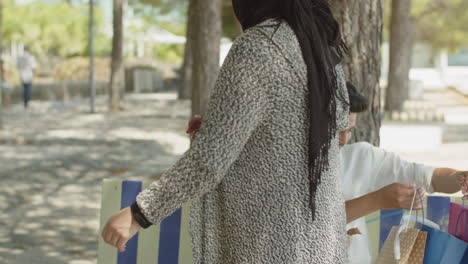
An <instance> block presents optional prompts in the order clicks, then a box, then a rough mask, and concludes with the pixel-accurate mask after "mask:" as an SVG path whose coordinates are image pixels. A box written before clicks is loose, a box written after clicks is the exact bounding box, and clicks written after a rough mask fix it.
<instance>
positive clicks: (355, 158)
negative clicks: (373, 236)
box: [340, 142, 435, 264]
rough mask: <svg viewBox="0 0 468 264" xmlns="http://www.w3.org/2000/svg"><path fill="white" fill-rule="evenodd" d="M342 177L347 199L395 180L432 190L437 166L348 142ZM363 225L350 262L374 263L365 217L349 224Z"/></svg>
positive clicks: (353, 242)
mask: <svg viewBox="0 0 468 264" xmlns="http://www.w3.org/2000/svg"><path fill="white" fill-rule="evenodd" d="M340 157H341V170H342V173H341V177H342V183H343V188H344V192H343V193H344V198H345V200H346V201H348V200H352V199H355V198H358V197H361V196H363V195H366V194H368V193H370V192H374V191H377V190H379V189H381V188H383V187H385V186H387V185H390V184H393V183H401V184H415V185H416V186H418V187H423V188H424V189H426V191H427V192H432V187H431V181H432V174H433V172H434V169H435V168H432V167H429V166H425V165H422V164H416V163H413V162H408V161H405V160H402V159H401V158H400V157H399V156H398V155H397V154H395V153H391V152H387V151H385V150H383V149H381V148H376V147H374V146H372V145H371V144H369V143H367V142H359V143H354V144H349V145H345V146H343V147H342V148H341V150H340ZM351 228H359V230H360V231H361V233H362V235H354V236H352V240H351V244H350V247H349V248H348V256H349V263H350V264H370V263H371V261H372V256H371V252H372V247H374V246H378V245H370V243H369V238H368V233H367V226H366V220H365V217H362V218H359V219H357V220H355V221H353V222H351V223H349V224H348V225H347V226H346V230H349V229H351Z"/></svg>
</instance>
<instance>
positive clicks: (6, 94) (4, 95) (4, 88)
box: [0, 59, 10, 107]
mask: <svg viewBox="0 0 468 264" xmlns="http://www.w3.org/2000/svg"><path fill="white" fill-rule="evenodd" d="M0 74H1V77H2V78H1V80H0V81H1V83H0V86H1V87H0V94H1V96H0V98H1V102H2V107H6V106H7V105H9V104H10V89H9V88H10V87H9V86H8V79H7V77H8V76H7V74H6V69H5V62H4V61H3V60H2V59H0Z"/></svg>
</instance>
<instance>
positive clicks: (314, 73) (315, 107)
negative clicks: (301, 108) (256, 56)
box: [232, 0, 346, 218]
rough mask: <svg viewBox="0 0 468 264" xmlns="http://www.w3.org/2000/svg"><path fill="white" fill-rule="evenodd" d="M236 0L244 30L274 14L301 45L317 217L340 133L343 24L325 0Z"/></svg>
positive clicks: (312, 203)
mask: <svg viewBox="0 0 468 264" xmlns="http://www.w3.org/2000/svg"><path fill="white" fill-rule="evenodd" d="M232 4H233V7H234V12H235V14H236V16H237V18H238V19H239V22H240V23H241V25H242V28H243V30H247V29H249V28H251V27H253V26H255V25H257V24H259V23H261V22H263V21H265V20H267V19H270V18H273V19H278V20H284V21H286V22H287V23H288V24H289V26H290V27H291V28H292V29H293V31H294V33H295V34H296V37H297V39H298V41H299V44H300V46H301V50H302V55H303V58H304V61H305V64H306V66H307V78H308V84H307V86H308V91H309V93H308V107H309V118H310V128H309V142H308V147H309V160H308V166H309V193H310V201H309V205H310V209H311V210H312V217H313V218H315V209H316V204H315V200H316V199H315V198H316V197H315V196H316V192H317V187H318V185H319V184H320V181H321V174H322V172H323V171H324V170H326V169H328V166H329V163H328V150H329V148H330V144H331V139H332V137H333V136H334V135H335V133H336V98H337V90H338V84H337V80H336V74H335V66H336V64H337V63H339V61H340V60H341V56H342V55H343V53H344V52H346V46H345V44H344V43H343V40H342V38H341V34H340V29H339V25H338V23H337V21H336V20H335V18H334V17H333V14H332V11H331V8H330V6H329V4H328V2H327V0H232Z"/></svg>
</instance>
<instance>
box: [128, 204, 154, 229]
mask: <svg viewBox="0 0 468 264" xmlns="http://www.w3.org/2000/svg"><path fill="white" fill-rule="evenodd" d="M130 209H131V212H132V216H133V220H135V222H137V223H138V224H139V225H140V226H141V227H142V228H144V229H146V228H148V227H150V226H151V225H152V223H151V222H150V221H148V219H146V216H145V215H144V214H143V213H142V212H141V210H140V207H139V206H138V204H137V203H136V202H135V203H133V204H132V205H131V206H130Z"/></svg>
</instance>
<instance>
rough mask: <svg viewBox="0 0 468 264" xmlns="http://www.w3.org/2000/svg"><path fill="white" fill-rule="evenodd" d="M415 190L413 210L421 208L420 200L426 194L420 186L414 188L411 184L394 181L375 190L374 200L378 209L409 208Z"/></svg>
mask: <svg viewBox="0 0 468 264" xmlns="http://www.w3.org/2000/svg"><path fill="white" fill-rule="evenodd" d="M415 191H417V192H418V194H417V195H416V199H415V201H414V205H413V210H421V209H422V204H421V200H423V199H424V197H425V196H426V193H425V191H424V190H423V189H422V188H419V189H417V190H416V189H415V187H414V185H411V184H399V183H394V184H391V185H387V186H385V187H384V188H382V189H380V190H378V191H376V192H375V197H376V202H377V203H378V206H379V207H380V209H387V210H391V209H407V210H409V209H411V203H412V202H413V197H414V192H415Z"/></svg>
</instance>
